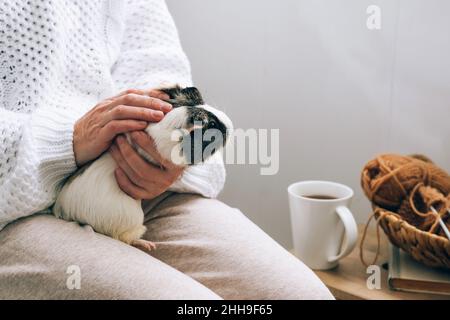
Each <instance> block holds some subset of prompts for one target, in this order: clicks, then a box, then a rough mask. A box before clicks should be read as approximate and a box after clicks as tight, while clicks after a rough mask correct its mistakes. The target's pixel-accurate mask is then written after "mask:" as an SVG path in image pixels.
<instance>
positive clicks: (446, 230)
mask: <svg viewBox="0 0 450 320" xmlns="http://www.w3.org/2000/svg"><path fill="white" fill-rule="evenodd" d="M431 211H433V213H434V214H435V215H436V217H437V219H438V221H439V224H440V225H441V227H442V230H444V233H445V235H446V236H447V238H448V239H449V240H450V231H448V228H447V226H446V225H445V223H444V221H442V219H441V215H440V214H439V213H438V212H437V211H436V209H435V208H434V207H433V206H431ZM447 211H448V213H450V209H447Z"/></svg>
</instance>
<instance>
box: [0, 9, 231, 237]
mask: <svg viewBox="0 0 450 320" xmlns="http://www.w3.org/2000/svg"><path fill="white" fill-rule="evenodd" d="M0 4H1V5H0V229H1V228H2V227H4V226H5V225H6V224H7V223H9V222H11V221H13V220H15V219H18V218H20V217H23V216H27V215H30V214H32V213H35V212H39V211H42V210H45V209H47V208H48V207H49V206H51V205H52V203H53V202H54V200H55V198H56V194H57V192H58V190H59V188H60V187H61V183H62V182H63V180H64V179H65V178H66V177H67V176H69V175H70V174H71V173H73V172H74V171H75V170H76V164H75V159H74V154H73V147H72V137H73V125H74V123H75V121H76V120H77V119H79V118H80V117H81V116H82V115H83V114H84V113H86V112H87V111H88V110H89V109H90V108H92V107H93V106H95V105H96V103H98V102H99V101H101V100H102V99H104V98H106V97H109V96H111V95H114V94H116V93H117V92H119V91H121V90H124V89H128V88H151V87H157V86H159V85H161V84H162V83H179V84H181V85H190V84H191V82H192V81H191V75H190V66H189V63H188V60H187V58H186V56H185V54H184V52H183V50H182V48H181V45H180V42H179V39H178V33H177V30H176V27H175V25H174V23H173V20H172V18H171V16H170V14H169V12H168V10H167V7H166V4H165V3H164V1H163V0H129V1H120V0H109V1H107V0H78V1H73V0H33V1H29V0H8V1H5V0H1V1H0ZM215 160H217V159H215ZM211 162H212V161H211ZM224 180H225V171H224V168H223V162H222V160H219V161H218V162H217V161H214V164H208V163H207V164H203V165H200V166H195V167H192V168H189V169H188V170H187V171H186V172H185V174H184V176H183V177H182V178H181V179H180V180H179V181H178V182H177V183H176V189H177V190H179V191H183V192H195V193H200V194H202V195H204V196H206V197H215V196H216V195H217V194H218V192H219V191H220V190H221V189H222V187H223V184H224Z"/></svg>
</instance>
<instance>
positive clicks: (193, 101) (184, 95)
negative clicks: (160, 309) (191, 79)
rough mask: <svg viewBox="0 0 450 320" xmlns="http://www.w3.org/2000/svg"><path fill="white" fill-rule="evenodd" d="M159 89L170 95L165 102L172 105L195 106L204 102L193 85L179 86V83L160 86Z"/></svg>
mask: <svg viewBox="0 0 450 320" xmlns="http://www.w3.org/2000/svg"><path fill="white" fill-rule="evenodd" d="M159 90H160V91H162V92H164V93H166V94H167V95H168V96H169V97H170V99H169V100H167V102H169V103H171V104H172V105H173V106H174V107H181V106H187V107H195V106H198V105H202V104H205V102H204V101H203V97H202V95H201V93H200V91H199V90H198V89H197V88H195V87H187V88H181V87H180V86H179V85H174V86H170V87H166V88H160V89H159Z"/></svg>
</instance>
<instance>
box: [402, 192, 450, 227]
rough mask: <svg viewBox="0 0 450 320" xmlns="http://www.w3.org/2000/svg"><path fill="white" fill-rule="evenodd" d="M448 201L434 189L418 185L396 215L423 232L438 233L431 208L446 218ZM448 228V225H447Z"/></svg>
mask: <svg viewBox="0 0 450 320" xmlns="http://www.w3.org/2000/svg"><path fill="white" fill-rule="evenodd" d="M449 204H450V202H449V200H448V199H447V198H446V197H445V196H444V195H443V194H442V193H440V192H439V191H437V190H436V189H435V188H432V187H427V186H424V185H418V187H417V188H415V189H413V191H412V192H411V194H410V196H409V197H407V198H406V199H404V200H403V201H402V204H401V205H400V208H399V209H398V211H397V213H398V214H399V215H400V216H401V217H402V218H403V219H404V220H405V221H406V222H408V223H409V224H410V225H413V226H415V227H416V228H418V229H420V230H423V231H430V232H432V233H435V232H436V230H438V232H437V233H439V231H442V230H440V229H441V228H440V226H439V225H438V224H436V217H435V215H434V213H433V212H432V211H431V206H433V208H435V209H436V210H437V212H439V213H440V214H441V216H446V214H447V213H446V210H447V208H448V207H449ZM449 227H450V225H449Z"/></svg>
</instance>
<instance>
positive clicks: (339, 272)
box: [315, 226, 450, 300]
mask: <svg viewBox="0 0 450 320" xmlns="http://www.w3.org/2000/svg"><path fill="white" fill-rule="evenodd" d="M362 230H363V226H359V240H358V245H357V247H356V248H355V250H353V252H352V253H351V254H350V255H349V256H347V257H345V258H344V259H342V260H340V262H339V265H338V266H337V267H336V268H334V269H332V270H327V271H315V273H316V274H317V275H318V276H319V278H320V279H321V280H322V281H323V282H324V283H325V284H326V285H327V287H328V288H329V289H330V291H331V292H332V293H333V295H334V296H335V297H336V299H339V300H361V299H362V300H398V299H407V300H412V299H413V300H416V299H419V300H442V299H445V300H450V296H444V295H434V294H425V293H409V292H401V291H395V290H391V289H389V286H388V283H387V275H388V272H387V270H386V269H385V268H383V267H382V265H383V264H385V263H386V262H387V261H388V241H387V239H386V237H385V236H384V234H383V232H382V230H380V233H381V234H382V239H381V254H380V256H379V258H378V261H377V265H379V266H380V269H381V289H373V290H370V289H368V288H367V285H366V281H367V278H368V277H369V276H370V274H367V273H366V268H365V267H364V265H363V264H362V263H361V261H360V259H359V242H360V239H361V235H362ZM376 247H377V239H376V232H375V229H374V228H373V229H370V230H369V232H368V235H367V237H366V241H365V245H364V248H365V251H364V257H365V260H366V261H368V262H371V261H372V260H373V258H374V257H375V252H376Z"/></svg>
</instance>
